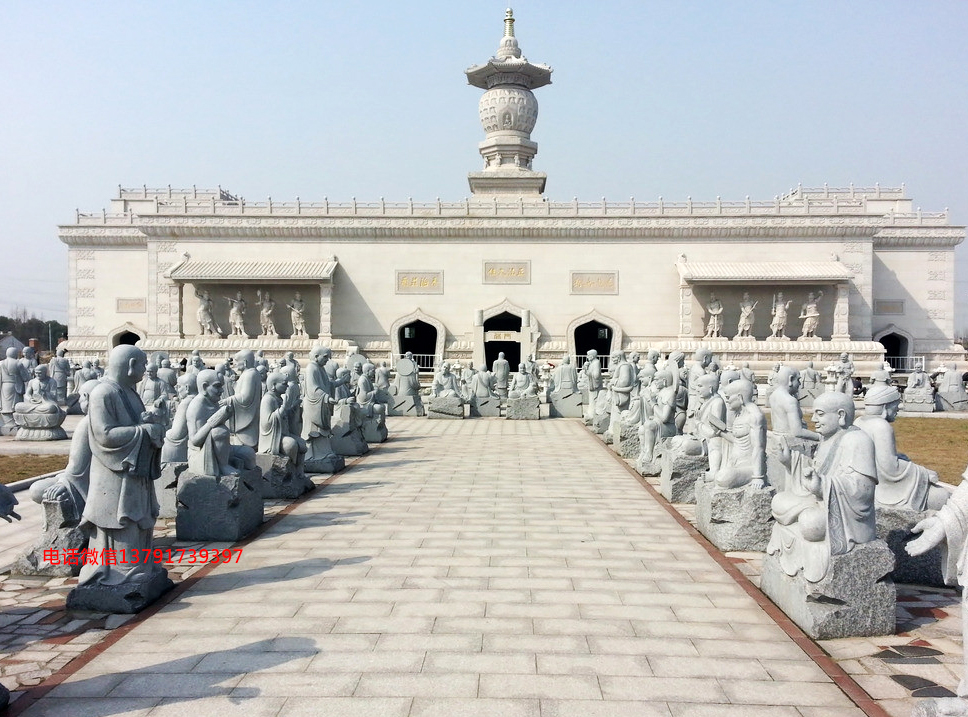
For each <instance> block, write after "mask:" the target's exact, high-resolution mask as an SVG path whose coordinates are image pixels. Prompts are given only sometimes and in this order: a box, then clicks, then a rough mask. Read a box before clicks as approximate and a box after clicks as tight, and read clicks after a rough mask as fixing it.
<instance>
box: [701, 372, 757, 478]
mask: <svg viewBox="0 0 968 717" xmlns="http://www.w3.org/2000/svg"><path fill="white" fill-rule="evenodd" d="M723 393H724V394H725V396H726V401H727V406H728V408H729V410H730V411H731V412H732V414H733V420H732V421H731V422H730V427H729V430H728V431H727V432H725V433H723V439H724V443H723V459H722V463H721V465H720V468H719V471H718V472H717V473H715V474H712V471H710V473H711V474H712V475H711V477H712V478H713V480H714V481H715V483H716V485H717V486H719V487H720V488H739V487H740V486H744V485H747V484H748V483H757V482H758V484H759V485H762V484H763V483H765V481H766V417H765V416H764V415H763V411H761V410H760V407H759V406H757V405H756V402H755V401H754V400H753V384H751V383H750V382H749V381H747V380H746V379H742V378H741V379H738V380H735V381H732V382H731V383H729V384H727V385H726V387H725V388H724V389H723Z"/></svg>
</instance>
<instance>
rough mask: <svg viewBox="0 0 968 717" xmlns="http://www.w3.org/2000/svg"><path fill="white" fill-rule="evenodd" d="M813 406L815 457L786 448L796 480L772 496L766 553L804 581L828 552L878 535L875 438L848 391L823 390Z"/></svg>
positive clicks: (818, 572) (818, 574)
mask: <svg viewBox="0 0 968 717" xmlns="http://www.w3.org/2000/svg"><path fill="white" fill-rule="evenodd" d="M813 410H814V416H813V420H814V423H815V424H816V426H817V431H818V432H819V434H820V436H821V440H820V446H819V447H818V448H817V454H816V457H815V458H813V459H810V458H808V457H806V456H804V455H803V454H801V453H795V452H791V453H789V456H790V460H791V462H792V465H791V475H792V476H793V477H794V481H793V484H792V485H791V486H789V488H788V489H787V490H785V491H783V492H780V493H777V495H776V497H775V498H774V499H773V517H774V518H775V519H776V521H777V524H776V526H774V528H773V536H772V537H771V539H770V545H769V547H768V548H767V553H769V554H770V555H777V556H778V559H779V564H780V566H781V568H782V569H783V572H785V573H786V574H787V575H791V576H793V575H797V574H798V573H801V572H802V573H803V576H804V578H805V579H806V580H807V581H809V582H818V581H820V580H821V579H822V578H823V577H824V576H825V575H826V574H827V570H828V567H829V565H830V557H831V556H834V555H843V554H845V553H848V552H850V551H851V550H852V549H853V548H854V546H857V545H863V544H864V543H868V542H871V541H873V540H876V539H877V526H876V524H875V516H874V491H875V487H876V485H877V466H876V463H875V459H874V444H873V442H872V441H871V439H870V438H869V437H868V436H867V434H866V433H864V431H862V430H860V429H859V428H857V427H856V426H854V425H853V422H854V402H853V400H852V399H851V397H850V396H847V395H844V394H843V393H836V392H827V393H823V394H821V395H820V396H818V397H817V399H816V401H814V406H813ZM892 618H893V616H892Z"/></svg>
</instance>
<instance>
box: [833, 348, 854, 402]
mask: <svg viewBox="0 0 968 717" xmlns="http://www.w3.org/2000/svg"><path fill="white" fill-rule="evenodd" d="M834 366H835V368H836V374H837V387H836V390H837V391H839V392H840V393H846V394H847V395H848V396H852V395H853V394H854V382H853V376H854V362H853V361H851V360H850V356H849V355H848V353H847V352H846V351H844V352H843V353H841V354H840V360H839V361H838V362H837V363H836V364H834Z"/></svg>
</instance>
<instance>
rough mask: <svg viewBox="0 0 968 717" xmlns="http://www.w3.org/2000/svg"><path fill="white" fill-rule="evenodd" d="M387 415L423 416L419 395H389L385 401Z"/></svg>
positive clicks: (422, 406)
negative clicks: (388, 399)
mask: <svg viewBox="0 0 968 717" xmlns="http://www.w3.org/2000/svg"><path fill="white" fill-rule="evenodd" d="M387 415H388V416H423V415H425V413H424V405H423V401H422V400H421V398H420V396H390V401H389V402H388V403H387Z"/></svg>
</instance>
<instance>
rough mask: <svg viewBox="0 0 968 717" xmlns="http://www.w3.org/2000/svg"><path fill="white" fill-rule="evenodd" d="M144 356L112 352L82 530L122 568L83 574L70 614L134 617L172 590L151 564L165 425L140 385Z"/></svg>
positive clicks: (95, 416) (94, 406)
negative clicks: (87, 612)
mask: <svg viewBox="0 0 968 717" xmlns="http://www.w3.org/2000/svg"><path fill="white" fill-rule="evenodd" d="M145 365H146V357H145V354H144V352H143V351H142V350H141V349H139V348H137V347H135V346H129V345H121V346H116V347H115V348H114V349H113V350H112V351H111V356H110V362H109V365H108V372H107V375H106V376H105V377H104V378H103V379H102V380H101V381H100V382H99V383H98V385H97V386H96V387H95V388H94V389H93V390H92V391H91V397H90V408H89V411H88V432H89V440H90V447H91V470H90V487H89V490H88V496H87V503H86V505H85V507H84V514H83V518H82V523H81V526H82V528H84V529H89V530H91V531H93V534H92V535H91V539H90V543H89V544H88V549H89V550H93V551H95V552H96V554H97V555H102V556H103V555H104V554H105V553H104V551H106V550H107V551H114V552H115V557H116V559H117V563H116V564H112V563H110V562H107V563H105V562H103V561H98V564H97V565H94V564H90V563H88V564H85V565H84V566H83V567H82V568H81V572H80V577H79V578H78V583H77V587H76V588H74V589H73V590H72V591H71V592H70V594H69V595H68V596H67V607H68V609H71V610H93V611H96V612H117V613H134V612H138V611H140V610H142V609H144V608H145V607H146V606H148V605H149V604H151V603H152V602H154V601H155V600H156V599H157V598H158V597H159V596H160V595H161V594H162V593H164V592H166V591H167V590H169V589H170V588H171V587H172V586H173V585H172V582H171V580H169V579H168V573H167V571H166V570H165V569H164V568H162V567H161V565H160V564H159V563H158V562H156V561H154V560H151V559H146V556H147V555H149V553H146V552H145V551H150V550H151V547H152V531H153V530H154V526H155V520H156V519H157V517H158V501H157V499H156V498H155V491H154V487H153V485H152V481H153V480H155V479H156V478H158V476H159V474H160V466H159V457H160V449H161V444H162V439H163V436H164V426H162V425H161V424H159V423H157V422H156V421H155V417H154V416H153V415H152V414H151V413H149V412H146V411H145V408H144V405H143V404H142V403H141V399H140V398H139V397H138V394H137V393H135V390H134V388H135V386H136V385H137V383H138V381H140V380H141V378H142V376H144V372H145Z"/></svg>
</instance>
